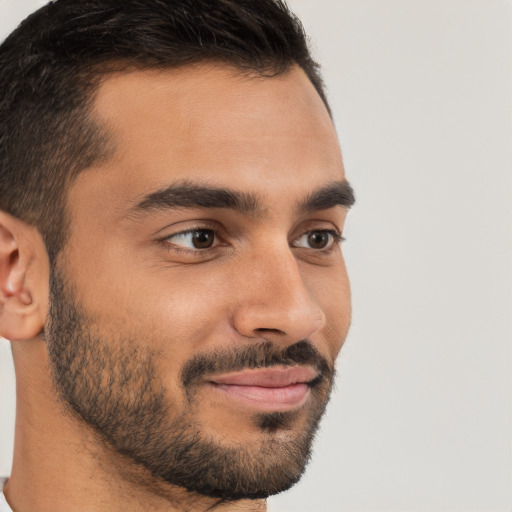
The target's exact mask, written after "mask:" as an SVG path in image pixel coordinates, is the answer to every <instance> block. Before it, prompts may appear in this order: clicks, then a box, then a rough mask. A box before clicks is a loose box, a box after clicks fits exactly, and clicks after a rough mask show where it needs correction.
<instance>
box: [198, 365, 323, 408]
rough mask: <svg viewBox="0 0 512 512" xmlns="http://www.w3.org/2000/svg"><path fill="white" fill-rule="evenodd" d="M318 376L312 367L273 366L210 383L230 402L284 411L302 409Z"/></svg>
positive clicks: (242, 372)
mask: <svg viewBox="0 0 512 512" xmlns="http://www.w3.org/2000/svg"><path fill="white" fill-rule="evenodd" d="M318 377H319V374H318V372H317V371H316V370H314V369H313V368H311V367H282V366H281V367H279V366H278V367H272V368H259V369H254V370H243V371H241V372H235V373H229V374H224V375H220V376H215V377H213V378H211V379H210V380H209V381H208V384H209V385H210V386H211V387H212V388H213V389H214V390H215V391H216V392H218V393H222V395H223V396H224V397H225V398H226V399H229V400H234V401H236V402H238V403H240V404H244V405H245V406H249V407H251V408H253V409H257V410H260V411H268V412H281V411H287V410H291V409H296V408H299V407H301V406H303V405H304V404H305V403H306V401H307V399H308V397H309V394H310V388H311V385H312V383H313V382H314V381H315V380H316V379H317V378H318Z"/></svg>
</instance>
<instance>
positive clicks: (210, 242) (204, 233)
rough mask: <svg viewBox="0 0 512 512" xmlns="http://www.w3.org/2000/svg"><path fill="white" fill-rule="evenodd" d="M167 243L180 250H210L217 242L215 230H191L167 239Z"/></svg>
mask: <svg viewBox="0 0 512 512" xmlns="http://www.w3.org/2000/svg"><path fill="white" fill-rule="evenodd" d="M166 241H167V242H168V243H169V244H171V245H173V246H175V247H178V248H180V249H189V250H190V249H192V250H193V249H210V248H212V247H214V246H215V245H217V244H216V242H217V240H216V235H215V231H214V230H213V229H206V228H205V229H191V230H189V231H183V232H181V233H176V234H175V235H171V236H169V237H167V238H166Z"/></svg>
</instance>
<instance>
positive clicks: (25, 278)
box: [0, 212, 48, 340]
mask: <svg viewBox="0 0 512 512" xmlns="http://www.w3.org/2000/svg"><path fill="white" fill-rule="evenodd" d="M47 260H48V257H47V253H46V249H45V247H44V243H43V241H42V237H41V235H40V234H39V232H38V231H37V229H35V228H34V227H32V226H30V225H29V224H27V223H25V222H23V221H21V220H19V219H16V218H14V217H12V216H11V215H9V214H7V213H5V212H0V336H2V337H4V338H7V339H10V340H28V339H32V338H35V337H36V336H37V335H38V334H39V333H40V332H41V330H42V328H43V326H44V322H45V319H46V312H47V303H48V285H47V283H48V262H47Z"/></svg>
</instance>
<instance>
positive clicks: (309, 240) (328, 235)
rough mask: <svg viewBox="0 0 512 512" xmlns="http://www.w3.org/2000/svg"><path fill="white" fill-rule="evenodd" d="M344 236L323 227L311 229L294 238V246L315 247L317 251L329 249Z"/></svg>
mask: <svg viewBox="0 0 512 512" xmlns="http://www.w3.org/2000/svg"><path fill="white" fill-rule="evenodd" d="M342 240H343V238H342V237H341V236H340V235H339V234H338V233H337V232H336V231H333V230H330V229H321V230H316V231H309V232H308V233H304V234H303V235H302V236H300V237H299V238H297V239H296V240H294V242H293V246H294V247H304V248H306V249H314V250H316V251H322V250H323V251H325V250H329V249H330V248H331V247H332V246H333V245H334V244H335V243H339V242H341V241H342Z"/></svg>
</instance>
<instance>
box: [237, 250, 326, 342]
mask: <svg viewBox="0 0 512 512" xmlns="http://www.w3.org/2000/svg"><path fill="white" fill-rule="evenodd" d="M244 267H245V266H244ZM244 274H245V279H244V281H243V282H242V283H240V287H239V290H240V294H237V295H238V297H237V299H238V300H237V306H236V309H235V312H234V316H233V324H234V328H235V330H236V331H237V332H238V333H239V334H241V335H242V336H244V337H248V338H265V339H267V340H269V341H275V342H279V343H286V344H293V343H295V342H297V341H300V340H304V339H306V338H310V337H311V336H312V335H313V334H315V333H316V332H317V331H319V330H321V329H322V328H323V327H324V325H325V321H326V319H325V314H324V312H323V310H322V308H321V307H320V305H319V304H318V303H317V302H316V300H315V299H314V297H313V296H312V295H311V293H310V291H309V290H308V289H307V287H306V285H305V283H304V279H303V276H302V273H301V270H300V264H299V263H298V262H297V260H296V259H295V257H294V256H293V254H292V253H291V250H290V249H289V248H288V247H287V248H286V250H284V251H281V252H280V254H276V252H273V254H271V255H266V256H265V255H264V256H257V257H253V258H251V261H250V263H249V264H248V265H247V267H245V272H244Z"/></svg>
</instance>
